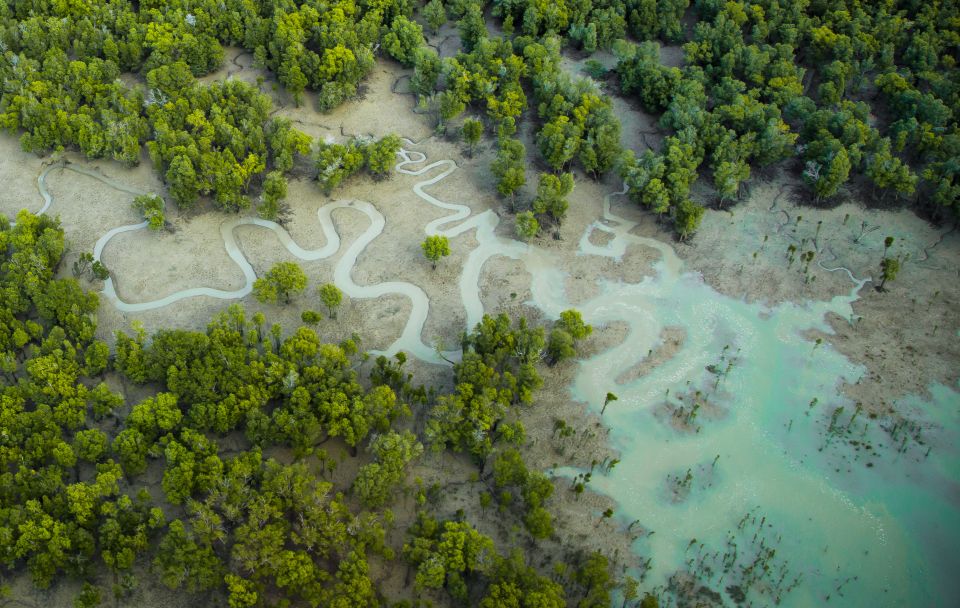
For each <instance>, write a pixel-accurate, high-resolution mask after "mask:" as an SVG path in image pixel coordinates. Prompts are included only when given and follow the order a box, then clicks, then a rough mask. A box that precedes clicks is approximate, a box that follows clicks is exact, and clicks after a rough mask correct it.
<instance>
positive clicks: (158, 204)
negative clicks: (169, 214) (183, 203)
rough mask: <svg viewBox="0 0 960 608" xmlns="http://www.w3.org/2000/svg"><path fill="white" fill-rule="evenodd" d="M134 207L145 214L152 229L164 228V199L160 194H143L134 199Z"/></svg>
mask: <svg viewBox="0 0 960 608" xmlns="http://www.w3.org/2000/svg"><path fill="white" fill-rule="evenodd" d="M133 208H134V209H136V210H137V211H139V212H140V213H142V214H143V219H145V220H147V226H148V227H149V228H150V230H154V231H159V230H163V227H164V223H165V221H164V217H163V199H162V198H160V197H159V196H150V195H146V194H145V195H142V196H138V197H136V198H135V199H133Z"/></svg>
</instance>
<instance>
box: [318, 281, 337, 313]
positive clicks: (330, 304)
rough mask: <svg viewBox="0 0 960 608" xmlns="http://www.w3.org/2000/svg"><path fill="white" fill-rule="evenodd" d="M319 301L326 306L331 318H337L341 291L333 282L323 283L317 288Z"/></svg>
mask: <svg viewBox="0 0 960 608" xmlns="http://www.w3.org/2000/svg"><path fill="white" fill-rule="evenodd" d="M317 295H318V296H320V301H321V302H323V305H324V306H326V307H327V312H328V313H329V315H330V318H331V319H336V318H337V308H338V307H339V306H340V304H341V302H343V292H342V291H340V289H339V288H338V287H337V286H336V285H334V284H333V283H324V284H323V285H321V286H320V287H318V288H317Z"/></svg>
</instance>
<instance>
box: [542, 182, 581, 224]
mask: <svg viewBox="0 0 960 608" xmlns="http://www.w3.org/2000/svg"><path fill="white" fill-rule="evenodd" d="M571 192H573V174H571V173H562V174H560V175H554V174H552V173H541V174H540V181H539V182H538V183H537V198H536V199H534V201H533V211H534V213H536V214H538V215H545V214H549V215H550V217H551V218H553V220H554V221H555V222H557V223H558V224H560V223H562V222H563V218H564V217H565V216H566V214H567V207H568V206H569V203H568V202H567V196H569V195H570V193H571Z"/></svg>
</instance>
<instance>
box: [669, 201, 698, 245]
mask: <svg viewBox="0 0 960 608" xmlns="http://www.w3.org/2000/svg"><path fill="white" fill-rule="evenodd" d="M704 212H705V209H704V208H703V207H702V206H700V205H698V204H696V203H694V202H692V201H690V200H684V201H682V202H681V203H680V204H679V205H677V208H676V217H675V218H674V221H675V223H676V231H677V234H678V235H679V236H680V240H684V239H686V238H687V237H688V236H690V235H691V234H693V233H694V232H696V231H697V228H699V227H700V221H701V220H702V219H703V214H704Z"/></svg>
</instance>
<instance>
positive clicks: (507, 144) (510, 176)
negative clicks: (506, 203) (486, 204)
mask: <svg viewBox="0 0 960 608" xmlns="http://www.w3.org/2000/svg"><path fill="white" fill-rule="evenodd" d="M490 170H491V171H492V172H493V175H494V177H496V178H497V192H499V193H500V194H501V195H502V196H510V197H511V198H513V197H514V196H515V195H516V193H517V190H519V189H520V188H522V187H523V185H524V184H525V183H526V181H527V177H526V150H525V148H524V145H523V142H521V141H520V140H517V139H509V138H507V139H501V140H500V147H499V148H498V150H497V157H496V158H495V159H494V160H493V163H491V165H490Z"/></svg>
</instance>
